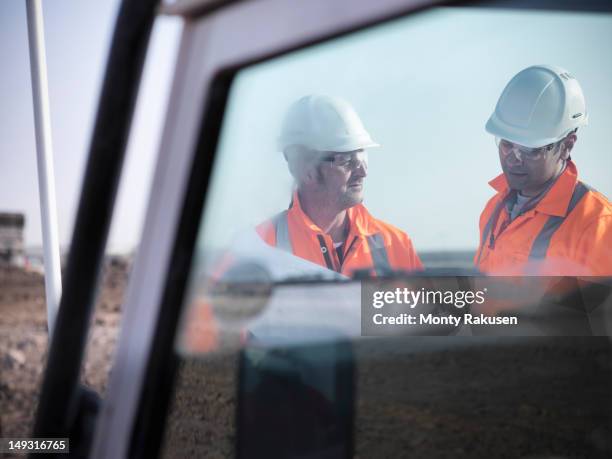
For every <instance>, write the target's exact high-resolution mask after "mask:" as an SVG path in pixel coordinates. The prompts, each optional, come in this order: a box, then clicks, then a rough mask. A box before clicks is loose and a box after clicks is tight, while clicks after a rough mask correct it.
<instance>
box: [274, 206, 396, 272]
mask: <svg viewBox="0 0 612 459" xmlns="http://www.w3.org/2000/svg"><path fill="white" fill-rule="evenodd" d="M273 221H274V228H275V231H276V247H278V248H279V249H281V250H284V251H286V252H290V253H293V246H292V245H291V239H290V238H289V221H288V219H287V211H286V210H285V211H283V212H281V213H280V214H278V215H277V216H276V217H274V218H273ZM366 240H367V241H368V247H369V248H370V253H371V256H372V263H373V267H374V271H375V272H376V274H377V275H379V276H380V275H384V274H386V273H389V272H390V271H391V265H390V263H389V255H388V254H387V248H386V247H385V239H384V237H383V235H382V234H381V233H376V234H373V235H371V236H366Z"/></svg>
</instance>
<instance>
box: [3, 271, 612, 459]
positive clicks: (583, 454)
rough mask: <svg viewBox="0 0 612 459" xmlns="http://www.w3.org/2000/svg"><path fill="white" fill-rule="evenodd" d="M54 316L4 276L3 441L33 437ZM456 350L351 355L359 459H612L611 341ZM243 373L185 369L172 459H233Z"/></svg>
mask: <svg viewBox="0 0 612 459" xmlns="http://www.w3.org/2000/svg"><path fill="white" fill-rule="evenodd" d="M126 279H127V271H126V267H125V265H121V264H109V265H107V267H106V268H105V274H104V277H103V286H102V289H101V294H100V296H99V301H98V303H97V306H96V312H95V317H94V321H93V329H92V332H91V335H90V337H89V343H88V348H87V353H86V362H85V365H84V368H83V374H82V379H83V381H84V382H85V384H87V385H88V386H90V387H92V388H93V389H95V390H97V391H98V392H99V393H101V394H104V392H105V390H106V384H107V378H108V374H109V369H110V365H111V360H112V356H113V352H114V350H115V346H116V342H117V332H118V323H119V318H120V305H121V302H122V297H123V294H124V291H125V285H126ZM45 315H46V312H45V308H44V284H43V279H42V277H41V276H40V275H39V274H36V273H28V272H24V271H21V270H16V269H5V268H2V269H0V422H1V427H0V428H1V430H0V435H1V436H2V437H26V436H29V434H30V432H31V429H32V424H33V419H34V415H35V410H36V397H37V395H38V391H39V384H40V380H41V374H42V370H43V364H44V361H45V352H46V346H47V332H46V327H45V323H46V317H45ZM411 339H412V340H418V339H419V338H411ZM456 339H457V337H441V338H439V340H441V341H438V342H437V343H434V342H432V347H431V348H426V349H425V350H424V351H421V352H406V350H407V349H411V348H413V347H414V345H415V344H418V345H421V346H422V343H423V342H422V341H420V342H418V343H417V342H416V341H410V339H407V340H399V341H392V342H391V341H390V342H385V341H379V342H376V343H374V342H373V341H365V342H360V343H358V344H357V345H355V346H354V347H353V352H354V362H355V368H354V371H355V385H356V400H355V421H354V445H355V457H358V458H362V459H364V458H377V457H384V458H387V457H407V456H410V457H413V458H445V457H477V458H490V457H508V458H516V457H522V458H527V459H536V458H541V459H543V458H548V459H553V458H555V459H558V458H607V457H612V443H611V438H612V430H611V420H612V415H611V414H612V350H611V347H610V342H609V341H608V340H607V339H605V338H584V337H574V338H572V337H566V338H555V339H552V338H550V339H549V338H542V339H541V340H536V341H530V342H525V343H522V344H518V345H517V344H516V342H515V343H506V344H504V343H503V342H502V343H501V344H500V345H495V346H484V345H483V346H479V345H476V346H471V347H470V346H467V347H461V346H459V347H454V344H455V343H457V342H458V341H442V340H456ZM472 339H473V340H476V337H472ZM451 344H452V345H451ZM440 346H441V347H440ZM436 349H437V350H436ZM237 362H238V360H237V357H236V355H229V356H228V355H217V356H208V357H206V358H198V359H195V358H194V359H186V360H184V361H183V362H182V364H181V368H180V371H179V377H178V379H177V382H176V387H175V389H176V390H175V393H174V397H173V402H172V407H171V411H170V414H169V417H168V419H167V423H166V431H165V436H164V441H163V444H164V449H163V452H162V454H161V456H162V457H167V458H182V457H214V458H217V457H219V458H222V457H233V456H234V453H235V445H236V405H237V399H238V395H237V389H236V388H237ZM298 415H299V413H296V416H298Z"/></svg>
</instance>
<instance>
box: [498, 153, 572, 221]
mask: <svg viewBox="0 0 612 459" xmlns="http://www.w3.org/2000/svg"><path fill="white" fill-rule="evenodd" d="M577 181H578V170H577V169H576V165H575V164H574V163H573V161H571V160H570V161H567V165H566V167H565V170H564V171H563V172H562V173H561V175H560V176H559V177H558V178H557V180H556V182H555V184H554V185H553V186H552V187H551V188H550V190H548V192H547V193H546V194H545V195H544V197H543V198H542V199H540V201H539V202H538V204H537V205H536V206H535V207H534V210H535V211H537V212H541V213H544V214H547V215H553V216H557V217H565V215H566V213H567V206H568V205H569V202H570V199H571V198H572V193H573V192H574V187H575V186H576V182H577ZM489 185H491V186H492V187H493V188H494V189H495V190H496V191H497V192H499V193H500V194H501V195H502V198H505V197H506V196H507V195H508V193H509V192H510V190H509V187H508V181H507V180H506V177H505V175H504V174H500V175H498V176H497V177H495V178H494V179H493V180H491V181H490V182H489Z"/></svg>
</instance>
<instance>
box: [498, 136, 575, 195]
mask: <svg viewBox="0 0 612 459" xmlns="http://www.w3.org/2000/svg"><path fill="white" fill-rule="evenodd" d="M498 149H499V160H500V163H501V167H502V170H503V172H504V175H505V176H506V180H507V181H508V185H509V186H510V188H511V189H513V190H517V191H520V192H521V193H522V194H523V195H525V196H535V195H537V194H539V193H540V191H542V190H543V189H544V187H545V186H546V184H547V182H548V181H549V180H551V179H552V178H553V177H554V176H555V175H556V174H557V173H558V172H559V170H560V168H561V166H562V164H563V159H566V158H567V154H565V153H564V152H565V150H566V149H565V148H564V146H563V142H559V143H556V144H552V145H547V146H544V147H541V148H537V149H534V148H527V147H523V146H521V145H518V144H514V143H512V142H509V141H507V140H503V139H501V140H499V142H498Z"/></svg>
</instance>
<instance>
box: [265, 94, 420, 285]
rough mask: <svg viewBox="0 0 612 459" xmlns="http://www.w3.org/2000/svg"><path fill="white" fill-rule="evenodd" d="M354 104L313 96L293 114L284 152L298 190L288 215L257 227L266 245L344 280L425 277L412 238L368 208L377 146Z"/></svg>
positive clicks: (281, 142)
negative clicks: (400, 273) (371, 155)
mask: <svg viewBox="0 0 612 459" xmlns="http://www.w3.org/2000/svg"><path fill="white" fill-rule="evenodd" d="M378 146H379V145H378V144H377V143H376V142H374V141H373V140H372V138H371V137H370V134H369V133H368V132H367V131H366V129H365V128H364V126H363V124H362V122H361V120H360V119H359V116H358V115H357V113H356V112H355V110H354V109H353V107H351V105H350V104H349V103H348V102H346V101H344V100H342V99H340V98H337V97H330V96H323V95H309V96H306V97H303V98H301V99H299V100H297V101H296V102H295V103H293V105H291V107H290V108H289V110H288V112H287V115H286V117H285V120H284V123H283V125H282V130H281V136H280V139H279V150H280V151H282V152H283V154H284V157H285V159H286V160H287V164H288V167H289V171H290V173H291V175H293V177H294V179H295V182H296V190H295V192H294V193H293V198H292V200H291V204H290V206H289V208H288V209H287V210H285V211H283V212H281V213H280V214H278V215H277V216H275V217H274V218H272V219H271V220H268V221H266V222H264V223H262V224H261V225H259V226H258V227H257V232H258V233H259V235H260V236H261V238H262V239H263V240H264V241H265V242H267V243H268V244H270V245H272V246H275V247H277V248H280V249H283V250H285V251H287V252H291V253H293V254H294V255H296V256H298V257H301V258H303V259H306V260H309V261H311V262H314V263H316V264H319V265H321V266H324V267H327V268H329V269H331V270H334V271H336V272H338V273H342V274H345V275H349V276H350V275H353V274H354V273H355V271H359V270H367V271H370V272H371V273H372V274H375V275H381V274H384V273H388V272H391V271H393V270H406V271H412V270H420V269H422V264H421V261H420V259H419V257H418V256H417V254H416V251H415V250H414V248H413V245H412V242H411V240H410V238H409V237H408V235H407V234H406V233H405V232H403V231H401V230H399V229H398V228H396V227H394V226H392V225H390V224H388V223H385V222H383V221H381V220H378V219H376V218H374V217H373V216H372V215H370V213H369V212H368V210H367V209H366V208H365V206H364V205H363V204H362V201H363V197H364V190H365V179H366V177H367V175H368V156H367V152H366V150H367V149H369V148H374V147H378Z"/></svg>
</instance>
